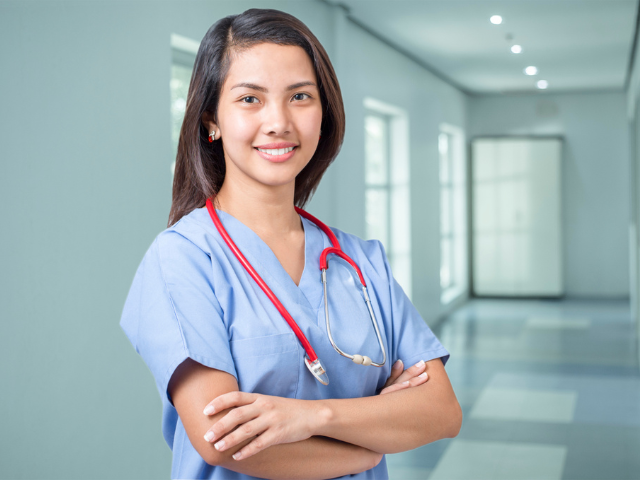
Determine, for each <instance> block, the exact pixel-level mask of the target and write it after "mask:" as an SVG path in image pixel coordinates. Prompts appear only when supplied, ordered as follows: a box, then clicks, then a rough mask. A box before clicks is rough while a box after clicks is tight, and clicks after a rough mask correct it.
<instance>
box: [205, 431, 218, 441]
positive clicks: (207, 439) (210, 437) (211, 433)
mask: <svg viewBox="0 0 640 480" xmlns="http://www.w3.org/2000/svg"><path fill="white" fill-rule="evenodd" d="M215 436H216V435H215V433H213V432H211V431H209V432H207V433H206V435H205V436H204V439H205V440H206V441H207V442H210V441H211V440H213V437H215Z"/></svg>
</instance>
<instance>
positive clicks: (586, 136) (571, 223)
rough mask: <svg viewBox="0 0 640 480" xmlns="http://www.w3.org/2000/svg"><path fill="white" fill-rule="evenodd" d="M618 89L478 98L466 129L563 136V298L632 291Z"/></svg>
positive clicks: (625, 143) (625, 145)
mask: <svg viewBox="0 0 640 480" xmlns="http://www.w3.org/2000/svg"><path fill="white" fill-rule="evenodd" d="M625 103H626V102H625V95H624V93H622V92H601V93H565V94H562V93H558V94H550V93H546V92H545V93H540V94H528V95H506V96H479V97H471V98H470V101H469V135H470V136H471V137H473V136H480V135H562V136H563V137H564V139H565V142H564V154H563V159H562V218H563V220H562V225H563V256H564V265H563V269H564V278H565V292H566V295H567V296H568V297H591V298H593V297H611V298H612V297H628V296H629V247H628V245H629V228H628V222H629V198H630V189H629V180H628V175H629V131H628V127H627V119H626V110H625V108H626V107H625Z"/></svg>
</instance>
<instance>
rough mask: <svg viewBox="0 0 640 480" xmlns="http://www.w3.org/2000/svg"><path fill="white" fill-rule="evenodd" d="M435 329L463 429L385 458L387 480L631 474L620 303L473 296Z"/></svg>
mask: <svg viewBox="0 0 640 480" xmlns="http://www.w3.org/2000/svg"><path fill="white" fill-rule="evenodd" d="M434 331H435V332H436V335H437V336H438V337H439V338H440V339H441V341H442V343H443V344H444V345H445V347H446V348H447V349H448V350H449V351H450V353H451V357H450V360H449V361H448V363H447V365H446V370H447V373H448V375H449V378H450V379H451V382H452V385H453V387H454V390H455V392H456V395H457V397H458V400H459V402H460V405H461V406H462V409H463V412H464V421H463V425H462V429H461V431H460V434H459V435H458V436H457V437H456V438H455V439H444V440H440V441H437V442H434V443H432V444H429V445H426V446H424V447H422V448H418V449H416V450H413V451H409V452H404V453H400V454H395V455H387V462H388V465H389V477H390V478H391V479H392V480H409V479H421V480H424V479H429V480H455V479H461V480H462V479H474V480H481V479H487V480H489V479H491V480H499V479H505V480H507V479H508V480H517V479H524V478H528V479H541V478H544V479H545V480H551V479H563V480H569V479H580V480H587V479H594V480H595V479H598V480H604V479H609V480H613V479H616V480H618V479H637V478H638V472H640V455H638V452H640V373H639V372H638V367H637V355H636V351H635V348H636V347H635V345H636V337H635V327H634V323H633V322H632V319H631V315H630V310H629V303H628V302H626V301H622V300H620V301H619V300H558V301H556V300H511V299H509V300H493V299H491V300H490V299H478V298H476V299H472V300H471V301H469V302H468V303H466V304H464V305H462V306H461V307H460V308H459V309H457V310H456V311H454V312H453V313H452V314H451V315H449V316H448V317H447V318H446V319H444V321H442V322H441V323H440V324H439V328H434Z"/></svg>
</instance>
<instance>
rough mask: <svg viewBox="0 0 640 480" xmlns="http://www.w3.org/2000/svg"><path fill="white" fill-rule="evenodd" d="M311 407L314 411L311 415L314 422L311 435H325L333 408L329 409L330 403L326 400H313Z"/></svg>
mask: <svg viewBox="0 0 640 480" xmlns="http://www.w3.org/2000/svg"><path fill="white" fill-rule="evenodd" d="M313 408H314V412H313V415H312V416H311V417H312V418H313V419H314V422H313V425H312V434H311V435H322V436H327V435H326V432H327V430H328V427H329V425H330V424H331V419H332V417H333V410H332V409H331V406H330V403H329V402H327V401H326V400H314V401H313Z"/></svg>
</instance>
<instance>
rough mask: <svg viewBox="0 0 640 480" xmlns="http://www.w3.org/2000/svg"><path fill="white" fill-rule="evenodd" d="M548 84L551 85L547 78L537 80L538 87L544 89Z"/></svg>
mask: <svg viewBox="0 0 640 480" xmlns="http://www.w3.org/2000/svg"><path fill="white" fill-rule="evenodd" d="M548 86H549V82H547V81H546V80H538V81H537V82H536V87H538V88H539V89H540V90H544V89H545V88H547V87H548Z"/></svg>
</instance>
